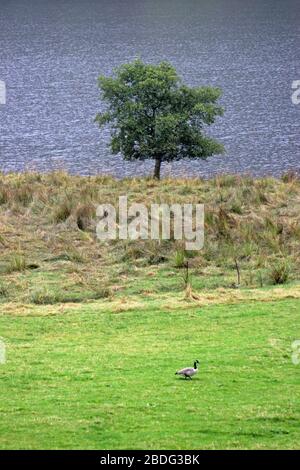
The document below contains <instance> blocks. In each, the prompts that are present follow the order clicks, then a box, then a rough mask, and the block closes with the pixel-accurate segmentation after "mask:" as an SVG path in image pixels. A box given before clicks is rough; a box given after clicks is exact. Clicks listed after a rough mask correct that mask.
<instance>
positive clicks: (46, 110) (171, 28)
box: [0, 0, 300, 177]
mask: <svg viewBox="0 0 300 470" xmlns="http://www.w3.org/2000/svg"><path fill="white" fill-rule="evenodd" d="M138 56H139V57H141V58H142V59H143V60H145V61H149V62H158V61H161V60H169V61H170V62H172V64H174V65H175V66H176V68H177V69H178V72H179V74H180V75H181V76H182V77H183V78H184V80H185V81H186V82H187V83H188V84H190V85H202V84H203V85H207V84H211V85H216V86H220V87H221V88H222V89H223V98H222V103H223V105H224V106H225V108H226V114H225V116H224V117H223V118H222V119H220V120H219V121H218V123H217V125H215V127H214V129H211V130H210V132H211V133H212V134H213V135H215V136H216V137H218V138H219V140H220V141H221V142H223V143H224V144H225V146H226V150H227V153H226V155H225V156H222V157H212V158H211V159H209V160H207V161H201V160H200V161H198V162H196V163H195V162H189V161H188V160H186V161H181V162H177V163H176V164H173V165H172V166H170V165H167V166H165V167H164V174H165V175H169V174H176V175H201V176H210V175H212V174H215V173H224V172H226V173H233V172H243V173H253V174H255V175H264V174H274V175H279V174H281V173H282V172H284V171H287V170H289V169H291V168H294V169H295V168H296V169H299V168H300V105H298V106H296V105H293V104H292V100H291V95H292V82H293V81H294V80H300V2H299V0H251V1H247V0H240V1H238V0H82V1H79V0H51V1H50V0H49V1H46V0H1V2H0V80H3V81H5V82H6V86H7V104H6V105H1V104H0V168H2V170H4V171H11V170H14V171H24V170H26V169H37V170H51V169H54V168H57V167H58V168H62V167H63V168H65V169H67V170H69V171H71V172H73V173H81V174H94V173H110V174H114V175H116V176H118V177H122V176H125V175H135V174H145V173H149V172H150V171H151V169H152V163H145V162H143V163H129V162H126V163H125V162H123V160H122V158H121V156H112V155H111V154H110V151H109V149H108V147H107V143H108V138H109V134H108V132H107V131H105V132H102V133H100V130H99V129H98V128H97V126H96V125H95V124H94V123H93V119H94V116H95V114H96V113H97V112H98V111H99V110H100V109H101V103H100V101H99V99H98V90H97V77H98V75H100V74H110V73H111V71H112V69H113V67H115V66H117V65H119V64H121V63H123V62H127V61H129V60H132V59H134V58H136V57H138Z"/></svg>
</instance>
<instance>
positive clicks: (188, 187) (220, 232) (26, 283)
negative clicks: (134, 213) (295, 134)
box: [0, 173, 300, 303]
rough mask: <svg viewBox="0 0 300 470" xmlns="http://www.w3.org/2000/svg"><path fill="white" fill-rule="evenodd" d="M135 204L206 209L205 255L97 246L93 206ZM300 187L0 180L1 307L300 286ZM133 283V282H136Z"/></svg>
mask: <svg viewBox="0 0 300 470" xmlns="http://www.w3.org/2000/svg"><path fill="white" fill-rule="evenodd" d="M120 195H128V199H129V204H130V203H131V202H144V203H146V204H147V205H148V206H149V205H150V203H152V202H165V203H172V202H177V203H187V202H193V203H205V237H206V240H205V247H204V249H203V250H201V251H200V252H194V253H193V252H190V253H186V252H185V251H184V247H183V245H182V244H181V243H179V242H176V241H172V240H171V241H164V242H162V243H160V244H159V243H157V242H153V241H150V240H149V241H134V242H130V241H125V242H124V241H116V242H112V243H107V244H103V243H102V244H100V243H99V242H98V241H96V234H95V224H96V222H95V207H96V206H97V204H99V203H111V204H115V205H117V204H118V198H119V196H120ZM299 209H300V180H299V179H298V178H297V177H296V176H294V175H287V176H286V177H285V178H284V179H283V180H275V179H261V180H255V179H251V178H248V177H244V178H241V177H234V176H222V177H218V178H215V179H213V180H209V181H205V180H199V179H195V180H163V181H161V182H157V181H153V180H151V179H146V178H145V179H127V180H126V179H125V180H122V181H116V180H114V179H112V178H110V177H97V176H96V177H90V178H84V177H75V176H70V175H67V174H65V173H51V174H48V175H41V174H35V173H30V174H25V175H15V174H12V175H7V176H4V175H2V176H0V302H1V301H2V302H3V301H4V302H7V301H16V300H17V301H19V302H24V303H61V302H68V301H81V300H87V299H95V298H103V297H110V296H116V295H117V296H118V295H127V294H128V295H131V294H132V292H133V291H134V292H135V293H137V294H138V293H143V292H146V293H147V294H149V295H150V294H151V293H152V292H158V291H160V292H171V291H172V292H173V291H174V292H178V291H181V290H182V285H183V277H184V273H183V270H182V269H181V268H182V267H183V266H184V265H185V261H186V258H187V259H189V264H190V268H191V269H190V273H191V276H192V278H193V279H192V282H193V287H194V288H195V289H196V290H199V289H215V288H226V289H227V288H230V287H232V286H234V285H235V284H236V283H237V272H236V263H237V264H238V266H239V269H240V271H241V285H242V286H243V287H250V288H256V287H262V286H266V285H271V284H276V283H284V282H286V281H290V280H291V281H292V280H297V279H299V278H300V264H299V260H300V244H299V241H300V211H299ZM136 280H138V282H136Z"/></svg>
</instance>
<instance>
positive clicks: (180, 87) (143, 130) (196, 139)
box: [96, 60, 224, 179]
mask: <svg viewBox="0 0 300 470" xmlns="http://www.w3.org/2000/svg"><path fill="white" fill-rule="evenodd" d="M99 88H100V90H101V95H102V99H103V100H104V102H105V103H106V104H107V107H106V110H105V111H104V112H103V113H100V114H98V115H97V116H96V121H97V122H98V123H99V125H100V127H102V126H104V125H107V124H110V125H111V128H112V131H111V143H110V145H111V149H112V152H113V153H119V152H121V154H122V155H123V157H124V159H125V160H146V159H153V160H155V168H154V177H155V178H158V179H159V178H160V169H161V164H162V162H171V161H175V160H180V159H182V158H190V159H193V158H202V159H205V158H207V157H209V156H211V155H213V154H219V153H223V151H224V148H223V146H222V145H221V144H219V143H218V142H216V141H215V140H214V139H212V138H210V137H208V136H206V135H205V133H204V128H205V126H206V125H207V126H209V125H211V124H213V123H214V122H215V119H216V117H217V116H221V115H222V114H223V109H222V108H221V107H220V106H219V105H218V104H217V102H218V99H219V98H220V95H221V90H220V89H218V88H212V87H196V88H191V87H188V86H187V85H184V84H183V83H182V81H181V79H180V78H179V77H178V75H177V72H176V70H175V68H174V67H173V66H172V65H170V64H169V63H167V62H161V63H160V64H158V65H150V64H144V63H143V62H142V61H141V60H135V61H133V62H131V63H129V64H124V65H122V66H120V67H119V68H117V69H116V70H115V75H114V77H104V76H100V77H99Z"/></svg>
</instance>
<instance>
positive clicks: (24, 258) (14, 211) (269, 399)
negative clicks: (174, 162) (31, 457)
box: [0, 172, 300, 449]
mask: <svg viewBox="0 0 300 470" xmlns="http://www.w3.org/2000/svg"><path fill="white" fill-rule="evenodd" d="M120 195H127V196H128V200H129V204H130V203H132V202H143V203H145V205H146V206H147V207H149V206H150V204H151V203H155V202H156V203H168V204H171V203H174V202H176V203H181V204H185V203H189V202H190V203H205V246H204V249H203V250H201V251H200V252H196V253H191V252H186V251H185V249H184V246H183V244H182V243H181V242H177V241H174V240H172V239H171V240H169V241H164V242H161V243H159V242H153V241H151V240H145V241H141V240H139V241H134V242H130V241H122V240H120V241H113V242H110V243H100V242H99V241H98V240H97V239H96V231H95V227H96V218H95V211H96V206H97V205H98V204H100V203H110V204H115V205H116V206H117V204H118V198H119V196H120ZM299 207H300V179H299V177H298V175H295V174H289V175H285V176H284V177H283V178H282V179H281V180H276V179H273V178H265V179H257V180H256V179H253V178H250V177H246V176H245V177H239V176H219V177H216V178H214V179H213V180H209V181H206V180H201V179H191V180H186V179H179V180H172V179H166V180H163V181H161V182H158V181H153V180H150V179H148V178H142V179H124V180H121V181H116V180H114V179H113V178H110V177H101V176H95V177H88V178H87V177H79V176H71V175H68V174H66V173H64V172H55V173H50V174H45V175H44V174H38V173H27V174H22V175H17V174H9V175H3V174H0V337H2V338H3V339H4V341H5V343H6V345H7V358H8V360H7V363H6V364H4V365H0V396H1V401H0V413H1V419H0V447H1V448H3V449H7V448H24V449H30V448H32V449H36V448H58V449H60V448H75V449H79V448H88V449H101V448H102V449H110V448H112V449H117V448H120V449H121V448H127V449H129V448H130V449H136V448H146V449H147V448H148V449H167V448H170V449H182V448H187V449H197V448H209V449H213V448H262V449H264V448H296V447H297V446H298V445H299V437H300V435H299V434H300V433H299V426H298V423H299V417H300V416H299V414H300V405H299V398H300V397H299V385H300V384H299V371H300V369H299V367H300V366H298V367H296V366H294V365H293V364H292V362H291V343H292V342H293V341H294V340H296V339H299V335H300V332H299V330H300V328H299V327H300V321H299V313H300V285H299V279H300V263H299V261H300V251H299V247H300V244H299V242H300V215H299V214H300V212H299ZM187 261H188V263H189V274H190V275H189V278H188V279H187V277H186V273H187V271H186V263H187ZM237 268H238V269H237ZM238 270H239V271H240V274H241V276H240V279H238V278H237V271H238ZM274 284H277V286H276V287H274V286H273V285H274ZM278 284H280V286H278ZM195 359H199V360H200V361H201V365H200V373H199V376H198V377H196V378H195V379H193V380H192V381H189V382H187V381H184V380H180V379H178V378H177V377H175V375H174V372H175V370H176V369H177V368H181V367H183V366H186V365H192V363H193V361H194V360H195Z"/></svg>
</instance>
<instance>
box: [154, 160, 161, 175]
mask: <svg viewBox="0 0 300 470" xmlns="http://www.w3.org/2000/svg"><path fill="white" fill-rule="evenodd" d="M160 167H161V158H160V157H159V158H156V159H155V167H154V175H153V177H154V178H155V179H157V180H159V179H160Z"/></svg>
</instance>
